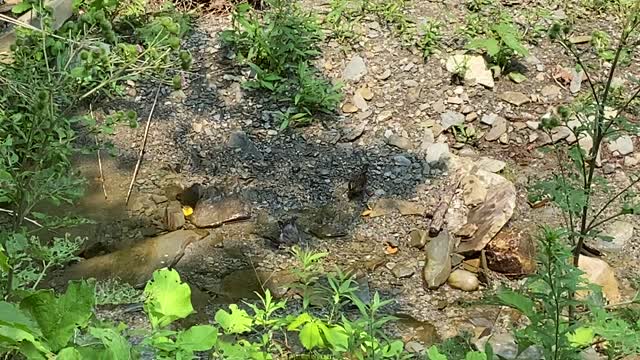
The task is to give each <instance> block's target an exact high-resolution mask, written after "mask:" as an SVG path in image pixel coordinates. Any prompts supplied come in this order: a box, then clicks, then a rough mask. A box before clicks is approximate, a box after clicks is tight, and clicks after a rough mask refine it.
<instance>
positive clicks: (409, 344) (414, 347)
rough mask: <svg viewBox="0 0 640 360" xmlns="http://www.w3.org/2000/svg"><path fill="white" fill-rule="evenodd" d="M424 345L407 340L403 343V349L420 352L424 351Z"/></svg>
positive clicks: (415, 352) (414, 352)
mask: <svg viewBox="0 0 640 360" xmlns="http://www.w3.org/2000/svg"><path fill="white" fill-rule="evenodd" d="M424 349H425V347H424V345H422V344H420V343H419V342H417V341H408V342H407V343H406V344H404V350H405V351H406V352H409V353H413V354H422V353H423V352H424Z"/></svg>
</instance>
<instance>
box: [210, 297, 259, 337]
mask: <svg viewBox="0 0 640 360" xmlns="http://www.w3.org/2000/svg"><path fill="white" fill-rule="evenodd" d="M229 310H231V313H228V312H226V311H224V310H223V309H220V310H218V312H216V316H215V319H216V322H218V324H220V326H222V329H223V330H224V332H225V334H242V333H245V332H248V331H251V325H252V324H253V320H252V319H251V317H250V316H249V314H247V312H246V311H244V310H242V309H239V308H238V305H236V304H231V305H229Z"/></svg>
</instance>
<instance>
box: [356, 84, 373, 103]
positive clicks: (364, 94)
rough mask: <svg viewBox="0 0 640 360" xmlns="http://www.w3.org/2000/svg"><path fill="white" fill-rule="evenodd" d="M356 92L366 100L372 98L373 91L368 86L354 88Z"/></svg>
mask: <svg viewBox="0 0 640 360" xmlns="http://www.w3.org/2000/svg"><path fill="white" fill-rule="evenodd" d="M356 93H357V94H360V96H362V98H363V99H365V100H367V101H371V99H373V91H371V89H370V88H368V87H362V88H360V89H358V90H356Z"/></svg>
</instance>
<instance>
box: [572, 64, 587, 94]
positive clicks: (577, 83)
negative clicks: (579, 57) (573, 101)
mask: <svg viewBox="0 0 640 360" xmlns="http://www.w3.org/2000/svg"><path fill="white" fill-rule="evenodd" d="M583 76H584V71H582V70H580V72H577V71H576V69H571V84H569V91H571V93H572V94H577V93H579V92H580V89H581V88H582V77H583Z"/></svg>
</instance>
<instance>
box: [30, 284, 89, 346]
mask: <svg viewBox="0 0 640 360" xmlns="http://www.w3.org/2000/svg"><path fill="white" fill-rule="evenodd" d="M94 306H95V285H94V284H93V283H89V282H86V281H72V282H70V283H69V286H68V287H67V291H66V292H65V293H64V294H63V295H62V296H60V297H57V298H56V296H55V294H54V292H53V290H48V291H39V292H36V293H34V294H33V295H30V296H28V297H26V298H25V299H24V300H22V302H21V303H20V307H21V308H22V309H24V310H26V311H28V312H29V313H30V314H31V316H33V318H34V319H35V320H36V321H37V322H38V325H39V326H40V329H42V332H43V334H44V337H45V338H46V339H47V341H48V343H49V345H50V346H51V349H52V350H53V351H58V350H60V349H62V348H64V347H66V346H67V344H68V343H69V340H71V337H72V336H73V334H74V333H75V331H76V329H78V328H80V329H82V328H85V327H86V326H87V325H88V324H89V319H91V316H92V315H93V308H94Z"/></svg>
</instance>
